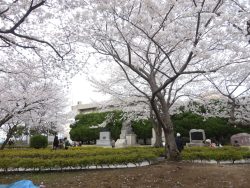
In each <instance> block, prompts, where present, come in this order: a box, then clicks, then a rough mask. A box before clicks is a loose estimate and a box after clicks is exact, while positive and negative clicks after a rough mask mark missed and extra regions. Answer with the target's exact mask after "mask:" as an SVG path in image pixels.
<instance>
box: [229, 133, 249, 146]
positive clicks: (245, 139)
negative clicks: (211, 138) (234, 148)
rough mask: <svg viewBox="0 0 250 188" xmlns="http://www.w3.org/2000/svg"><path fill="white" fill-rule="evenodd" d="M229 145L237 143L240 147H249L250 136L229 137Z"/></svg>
mask: <svg viewBox="0 0 250 188" xmlns="http://www.w3.org/2000/svg"><path fill="white" fill-rule="evenodd" d="M230 140H231V144H232V145H235V143H238V144H239V145H240V146H250V134H248V133H238V134H235V135H232V136H231V139H230Z"/></svg>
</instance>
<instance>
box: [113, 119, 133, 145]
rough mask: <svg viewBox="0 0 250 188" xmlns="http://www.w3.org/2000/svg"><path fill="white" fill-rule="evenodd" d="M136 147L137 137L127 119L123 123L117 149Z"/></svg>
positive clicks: (116, 143)
mask: <svg viewBox="0 0 250 188" xmlns="http://www.w3.org/2000/svg"><path fill="white" fill-rule="evenodd" d="M134 145H136V135H135V134H134V133H133V131H132V128H131V122H130V120H128V119H127V120H125V121H123V122H122V129H121V134H120V139H118V140H117V141H116V142H115V147H116V148H122V147H127V146H134Z"/></svg>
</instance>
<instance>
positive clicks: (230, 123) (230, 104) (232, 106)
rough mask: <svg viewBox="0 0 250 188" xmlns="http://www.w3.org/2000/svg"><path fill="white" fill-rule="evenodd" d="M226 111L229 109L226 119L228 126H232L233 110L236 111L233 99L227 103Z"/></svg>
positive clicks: (233, 121) (233, 122) (233, 120)
mask: <svg viewBox="0 0 250 188" xmlns="http://www.w3.org/2000/svg"><path fill="white" fill-rule="evenodd" d="M228 109H229V118H228V124H229V125H234V124H235V120H236V118H235V109H236V102H235V100H234V99H231V101H228Z"/></svg>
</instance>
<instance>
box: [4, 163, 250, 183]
mask: <svg viewBox="0 0 250 188" xmlns="http://www.w3.org/2000/svg"><path fill="white" fill-rule="evenodd" d="M21 179H29V180H32V181H33V182H34V183H35V184H37V185H39V184H40V183H41V182H43V183H44V185H45V186H46V188H64V187H65V188H66V187H67V188H75V187H82V188H95V187H97V188H130V187H131V188H147V187H152V188H167V187H169V188H249V187H250V164H234V165H219V164H197V163H188V162H167V161H163V162H160V163H158V164H154V165H150V166H144V167H137V168H125V169H101V170H82V171H68V172H49V173H48V172H46V173H45V172H40V173H28V172H26V173H23V172H19V173H13V174H12V173H7V174H6V173H1V174H0V183H2V184H7V183H11V182H14V181H17V180H21Z"/></svg>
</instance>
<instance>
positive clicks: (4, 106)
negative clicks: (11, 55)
mask: <svg viewBox="0 0 250 188" xmlns="http://www.w3.org/2000/svg"><path fill="white" fill-rule="evenodd" d="M0 83H1V85H0V90H1V94H0V96H1V97H0V98H1V101H0V128H5V129H6V127H7V138H6V141H5V144H6V143H7V142H8V140H9V138H11V136H12V134H13V133H14V132H15V130H16V129H17V126H19V125H24V124H28V125H29V126H30V127H37V126H45V127H49V126H51V125H52V124H53V125H56V126H57V125H58V124H59V125H60V126H62V125H65V122H66V121H65V118H66V116H65V106H66V99H65V97H63V96H65V94H64V93H63V92H62V91H63V90H62V87H61V86H60V85H58V84H56V83H55V82H54V81H53V80H50V79H48V78H47V79H44V78H40V77H36V75H34V76H33V77H31V76H30V74H24V73H23V74H21V73H18V74H6V75H5V77H4V76H3V75H2V77H1V82H0ZM63 115H64V117H63ZM62 122H64V123H62ZM57 127H58V128H60V127H59V126H57ZM5 144H3V146H2V149H3V148H4V146H5Z"/></svg>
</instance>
